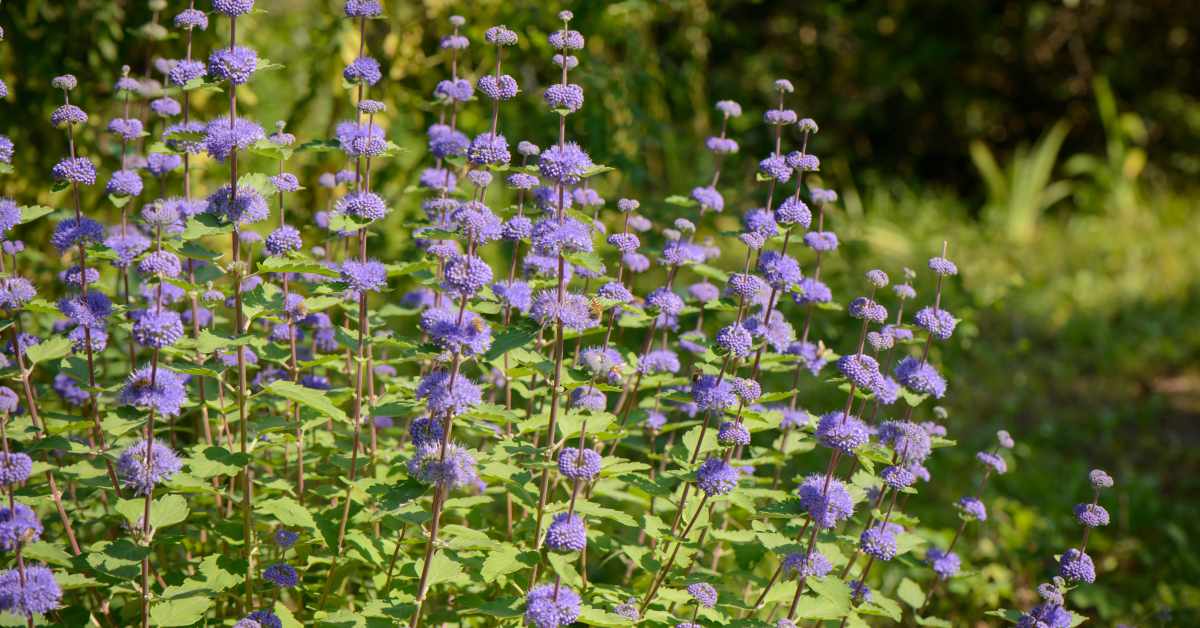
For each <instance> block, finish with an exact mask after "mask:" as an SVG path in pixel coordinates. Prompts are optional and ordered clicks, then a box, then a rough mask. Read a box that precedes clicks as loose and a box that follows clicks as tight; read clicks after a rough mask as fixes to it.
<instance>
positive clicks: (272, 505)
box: [254, 496, 320, 538]
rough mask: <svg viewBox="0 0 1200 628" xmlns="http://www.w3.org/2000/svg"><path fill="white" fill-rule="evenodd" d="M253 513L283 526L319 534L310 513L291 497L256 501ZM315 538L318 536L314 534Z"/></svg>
mask: <svg viewBox="0 0 1200 628" xmlns="http://www.w3.org/2000/svg"><path fill="white" fill-rule="evenodd" d="M254 512H256V513H258V514H260V515H265V516H269V517H274V518H275V520H276V521H278V522H279V523H282V524H283V525H285V526H289V527H296V528H304V529H306V530H309V531H311V532H313V533H317V532H319V531H318V529H317V522H316V520H315V519H313V516H312V514H311V513H309V511H308V509H307V508H305V507H304V506H301V505H300V503H299V502H297V501H296V500H294V499H292V498H291V497H286V496H285V497H274V498H272V499H266V500H256V503H255V504H254ZM314 536H316V537H317V538H320V537H319V534H314Z"/></svg>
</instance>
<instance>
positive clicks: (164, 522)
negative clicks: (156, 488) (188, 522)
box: [150, 494, 188, 530]
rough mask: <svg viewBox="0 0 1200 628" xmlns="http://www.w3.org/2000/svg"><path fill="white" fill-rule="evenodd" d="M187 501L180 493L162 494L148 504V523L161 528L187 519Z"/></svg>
mask: <svg viewBox="0 0 1200 628" xmlns="http://www.w3.org/2000/svg"><path fill="white" fill-rule="evenodd" d="M187 516H188V505H187V501H186V500H184V498H183V497H182V496H180V495H175V494H170V495H163V496H162V497H159V498H158V499H156V500H154V503H153V504H151V505H150V525H151V526H154V529H155V530H162V529H163V528H167V527H170V526H173V525H175V524H177V523H180V522H182V521H183V520H185V519H187Z"/></svg>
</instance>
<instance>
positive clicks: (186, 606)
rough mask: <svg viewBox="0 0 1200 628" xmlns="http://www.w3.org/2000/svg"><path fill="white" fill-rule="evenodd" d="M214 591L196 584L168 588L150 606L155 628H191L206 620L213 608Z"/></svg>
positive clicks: (152, 623) (151, 621) (151, 619)
mask: <svg viewBox="0 0 1200 628" xmlns="http://www.w3.org/2000/svg"><path fill="white" fill-rule="evenodd" d="M212 603H213V595H212V591H210V590H208V589H207V588H205V587H203V586H200V585H199V584H195V583H191V584H188V583H185V584H184V585H182V586H177V587H167V589H166V590H165V591H163V594H162V597H160V598H159V599H158V600H156V601H155V602H154V604H152V605H151V606H150V623H151V625H153V626H191V625H192V624H195V623H196V622H198V621H200V620H201V619H204V616H205V615H206V614H207V613H208V609H209V607H210V606H212Z"/></svg>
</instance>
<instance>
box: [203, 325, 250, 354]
mask: <svg viewBox="0 0 1200 628" xmlns="http://www.w3.org/2000/svg"><path fill="white" fill-rule="evenodd" d="M252 340H254V338H253V337H251V336H243V337H241V338H226V337H224V336H218V335H216V334H214V333H212V332H211V331H208V330H207V329H203V330H201V331H200V336H199V337H198V338H196V350H197V351H199V352H200V353H213V352H214V351H217V350H218V349H232V348H234V347H240V346H243V345H248V344H250V342H251V341H252Z"/></svg>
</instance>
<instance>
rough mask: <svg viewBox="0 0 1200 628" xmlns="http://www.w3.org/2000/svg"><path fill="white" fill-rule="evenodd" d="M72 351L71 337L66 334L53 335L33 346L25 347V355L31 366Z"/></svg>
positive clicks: (55, 358)
mask: <svg viewBox="0 0 1200 628" xmlns="http://www.w3.org/2000/svg"><path fill="white" fill-rule="evenodd" d="M70 352H71V339H70V338H67V337H66V336H53V337H51V338H47V339H46V340H43V341H41V342H39V343H37V344H36V345H33V346H32V347H28V348H27V349H25V357H26V358H28V359H29V362H30V366H31V367H32V365H34V364H37V363H39V362H46V361H49V360H57V359H59V358H61V357H63V356H65V355H67V354H68V353H70Z"/></svg>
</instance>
